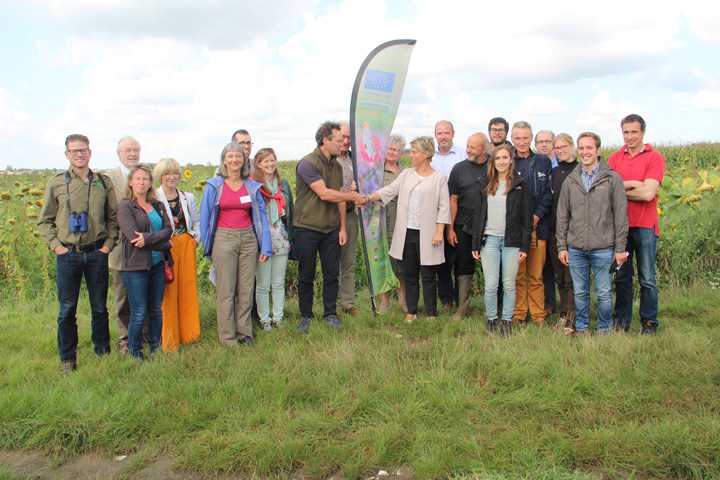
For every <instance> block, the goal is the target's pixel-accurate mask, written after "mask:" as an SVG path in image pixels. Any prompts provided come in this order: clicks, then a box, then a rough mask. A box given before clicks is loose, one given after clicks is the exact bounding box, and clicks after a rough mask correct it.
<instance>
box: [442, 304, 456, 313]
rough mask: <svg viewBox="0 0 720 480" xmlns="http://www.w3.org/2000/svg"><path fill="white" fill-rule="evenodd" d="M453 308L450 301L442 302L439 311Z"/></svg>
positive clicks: (448, 310) (447, 310)
mask: <svg viewBox="0 0 720 480" xmlns="http://www.w3.org/2000/svg"><path fill="white" fill-rule="evenodd" d="M452 308H453V304H452V303H444V304H443V306H442V307H441V308H440V312H441V313H442V312H450V311H451V310H452Z"/></svg>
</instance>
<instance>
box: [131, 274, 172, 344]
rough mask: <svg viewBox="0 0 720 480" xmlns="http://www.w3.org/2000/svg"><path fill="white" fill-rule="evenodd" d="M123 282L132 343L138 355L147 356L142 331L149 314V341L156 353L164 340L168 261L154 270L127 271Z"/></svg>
mask: <svg viewBox="0 0 720 480" xmlns="http://www.w3.org/2000/svg"><path fill="white" fill-rule="evenodd" d="M123 283H125V290H127V294H128V301H129V302H130V324H129V325H128V345H130V352H131V353H132V356H133V357H135V358H143V354H142V348H143V347H142V331H143V320H144V319H145V315H147V317H148V343H149V344H150V353H155V350H157V349H158V347H160V345H161V339H162V302H163V296H164V295H165V264H164V262H158V263H156V264H155V265H153V266H152V267H151V268H150V270H135V271H132V272H123Z"/></svg>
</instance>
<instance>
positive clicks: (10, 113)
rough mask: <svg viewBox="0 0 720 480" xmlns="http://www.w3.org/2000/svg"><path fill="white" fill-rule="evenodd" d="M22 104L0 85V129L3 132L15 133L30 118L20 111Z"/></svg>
mask: <svg viewBox="0 0 720 480" xmlns="http://www.w3.org/2000/svg"><path fill="white" fill-rule="evenodd" d="M22 108H23V107H22V105H21V104H20V102H19V101H17V100H16V99H14V98H13V97H12V96H11V95H10V94H9V93H8V92H7V91H6V90H5V89H3V88H2V87H0V131H1V132H3V133H4V134H16V133H18V132H20V131H22V129H23V128H24V126H25V125H27V123H28V122H29V120H30V115H28V114H26V113H24V112H23V111H22Z"/></svg>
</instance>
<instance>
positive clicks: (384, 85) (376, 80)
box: [363, 69, 395, 93]
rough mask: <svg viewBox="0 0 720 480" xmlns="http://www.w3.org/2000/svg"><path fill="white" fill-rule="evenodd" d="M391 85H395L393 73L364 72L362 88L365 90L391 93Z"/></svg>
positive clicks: (379, 71)
mask: <svg viewBox="0 0 720 480" xmlns="http://www.w3.org/2000/svg"><path fill="white" fill-rule="evenodd" d="M393 85H395V74H394V73H390V72H383V71H381V70H370V69H368V70H367V72H365V84H364V85H363V88H365V89H366V90H377V91H378V92H388V93H392V91H393Z"/></svg>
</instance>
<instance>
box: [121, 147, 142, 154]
mask: <svg viewBox="0 0 720 480" xmlns="http://www.w3.org/2000/svg"><path fill="white" fill-rule="evenodd" d="M120 151H121V152H122V153H124V154H128V153H133V152H135V153H140V149H139V148H123V149H122V150H120Z"/></svg>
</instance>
